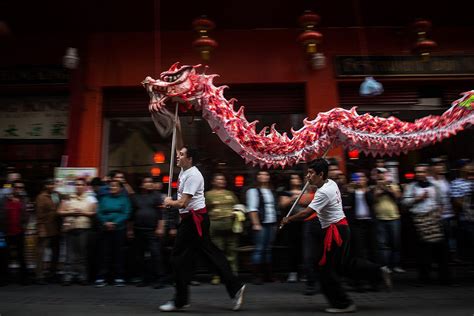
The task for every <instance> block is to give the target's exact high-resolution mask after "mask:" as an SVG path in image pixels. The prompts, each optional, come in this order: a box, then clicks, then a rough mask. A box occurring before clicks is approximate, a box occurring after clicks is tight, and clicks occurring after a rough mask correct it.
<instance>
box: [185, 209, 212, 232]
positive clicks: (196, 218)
mask: <svg viewBox="0 0 474 316" xmlns="http://www.w3.org/2000/svg"><path fill="white" fill-rule="evenodd" d="M206 213H207V209H206V208H205V207H204V208H201V209H199V210H189V212H188V213H184V214H179V216H180V217H181V219H185V218H186V217H188V216H189V215H190V214H191V216H192V218H193V222H194V225H196V229H197V232H198V234H199V237H202V227H201V222H202V219H203V217H202V215H203V214H206Z"/></svg>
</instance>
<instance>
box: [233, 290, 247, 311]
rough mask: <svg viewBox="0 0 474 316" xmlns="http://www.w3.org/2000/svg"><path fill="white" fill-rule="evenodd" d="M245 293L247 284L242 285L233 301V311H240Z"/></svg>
mask: <svg viewBox="0 0 474 316" xmlns="http://www.w3.org/2000/svg"><path fill="white" fill-rule="evenodd" d="M244 292H245V284H244V285H242V287H241V288H240V290H238V291H237V293H236V294H235V296H234V299H233V304H234V306H233V307H232V310H234V311H238V310H240V308H241V307H242V303H243V302H244Z"/></svg>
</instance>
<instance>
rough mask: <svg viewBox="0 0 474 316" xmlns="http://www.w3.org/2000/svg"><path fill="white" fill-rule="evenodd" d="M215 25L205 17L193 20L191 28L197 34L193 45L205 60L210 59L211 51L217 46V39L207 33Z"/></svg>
mask: <svg viewBox="0 0 474 316" xmlns="http://www.w3.org/2000/svg"><path fill="white" fill-rule="evenodd" d="M215 26H216V25H215V24H214V22H212V21H211V20H209V19H208V18H206V17H200V18H197V19H195V20H194V21H193V28H194V30H195V31H196V32H197V33H198V36H199V37H198V38H197V39H195V40H194V41H193V46H194V48H196V49H197V51H199V53H200V55H201V58H202V59H203V60H206V61H207V60H209V59H210V57H211V51H212V50H213V49H214V48H216V47H217V41H216V40H214V39H213V38H211V37H209V35H208V32H209V31H210V30H212V29H214V28H215Z"/></svg>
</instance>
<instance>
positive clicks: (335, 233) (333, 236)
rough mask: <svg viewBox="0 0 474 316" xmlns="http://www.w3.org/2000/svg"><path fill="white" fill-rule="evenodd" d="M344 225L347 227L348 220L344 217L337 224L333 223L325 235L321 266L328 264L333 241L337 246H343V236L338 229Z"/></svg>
mask: <svg viewBox="0 0 474 316" xmlns="http://www.w3.org/2000/svg"><path fill="white" fill-rule="evenodd" d="M339 225H343V226H347V225H348V224H347V220H346V218H345V217H344V218H343V219H341V220H340V221H339V222H337V223H333V224H331V225H329V227H328V228H327V230H326V234H325V235H324V249H323V257H322V258H321V260H320V261H319V265H320V266H323V265H325V264H326V252H328V251H331V245H332V241H333V240H334V241H335V242H336V244H337V246H338V247H340V246H341V245H342V238H341V235H340V234H339V230H338V229H337V226H339Z"/></svg>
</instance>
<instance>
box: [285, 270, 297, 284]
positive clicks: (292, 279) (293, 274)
mask: <svg viewBox="0 0 474 316" xmlns="http://www.w3.org/2000/svg"><path fill="white" fill-rule="evenodd" d="M286 282H288V283H295V282H298V273H296V272H290V273H289V274H288V279H286Z"/></svg>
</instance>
